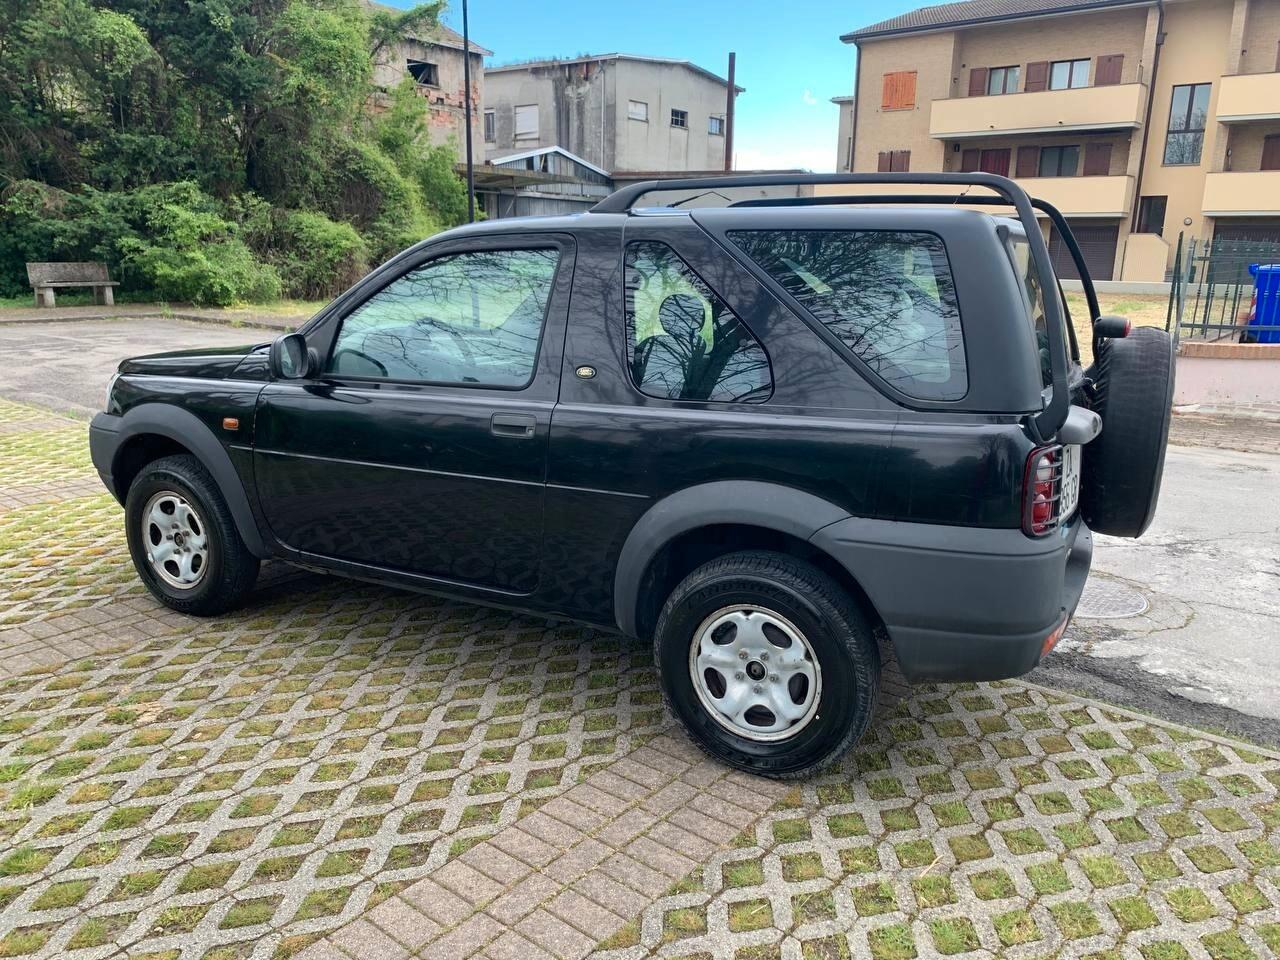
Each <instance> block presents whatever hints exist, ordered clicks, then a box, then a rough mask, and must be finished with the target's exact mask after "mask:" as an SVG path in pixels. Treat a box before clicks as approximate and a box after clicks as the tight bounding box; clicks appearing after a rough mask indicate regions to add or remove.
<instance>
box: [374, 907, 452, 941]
mask: <svg viewBox="0 0 1280 960" xmlns="http://www.w3.org/2000/svg"><path fill="white" fill-rule="evenodd" d="M365 918H366V919H367V920H368V921H369V922H370V923H372V924H373V925H374V926H376V927H377V928H378V929H380V930H382V931H383V932H384V933H386V934H388V935H389V936H391V937H392V938H394V939H395V940H397V941H398V942H400V943H402V944H404V945H405V946H406V947H408V948H409V950H410V951H414V950H417V949H418V948H419V947H421V946H423V945H424V944H426V943H429V942H431V941H432V940H434V939H436V938H437V937H438V936H440V934H441V932H442V930H443V928H442V927H441V926H440V924H439V923H437V922H436V921H434V920H432V919H431V918H429V917H428V916H427V915H426V914H424V913H422V912H421V911H420V910H418V909H416V908H415V907H413V906H411V905H410V904H409V902H408V901H407V900H403V899H401V898H400V897H391V898H390V899H388V900H384V901H383V902H382V903H380V904H378V905H377V906H376V907H374V908H373V909H372V910H370V911H369V912H368V913H367V914H365Z"/></svg>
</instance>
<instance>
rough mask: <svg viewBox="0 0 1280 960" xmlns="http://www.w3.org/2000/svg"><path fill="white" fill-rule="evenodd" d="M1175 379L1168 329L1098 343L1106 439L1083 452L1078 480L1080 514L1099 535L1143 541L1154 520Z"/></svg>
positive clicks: (1098, 399)
mask: <svg viewBox="0 0 1280 960" xmlns="http://www.w3.org/2000/svg"><path fill="white" fill-rule="evenodd" d="M1173 376H1174V373H1173V343H1172V340H1171V339H1170V337H1169V335H1168V334H1167V333H1165V332H1164V331H1163V330H1157V329H1155V328H1154V327H1136V328H1134V329H1133V330H1132V331H1131V332H1130V334H1129V336H1127V337H1124V338H1123V339H1119V340H1103V341H1101V345H1100V346H1099V348H1098V351H1097V362H1096V363H1095V364H1094V369H1093V377H1094V384H1095V386H1094V390H1093V410H1094V412H1095V413H1097V414H1098V416H1100V417H1101V418H1102V433H1100V434H1099V435H1098V436H1097V437H1096V438H1095V439H1094V440H1093V441H1092V442H1091V443H1088V444H1086V445H1085V447H1084V450H1083V462H1082V464H1081V471H1082V472H1081V478H1080V512H1081V515H1082V516H1083V517H1084V519H1085V522H1086V523H1088V524H1089V527H1090V528H1091V529H1092V530H1094V531H1095V532H1097V533H1105V534H1110V535H1111V536H1114V537H1140V536H1142V534H1143V533H1144V532H1146V529H1147V527H1149V526H1150V525H1151V521H1152V519H1154V517H1155V514H1156V505H1157V503H1158V502H1159V499H1160V482H1161V479H1162V477H1163V475H1164V455H1165V448H1166V447H1167V446H1168V443H1169V420H1170V417H1171V416H1172V413H1173Z"/></svg>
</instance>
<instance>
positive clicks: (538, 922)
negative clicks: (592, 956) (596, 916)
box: [516, 909, 595, 960]
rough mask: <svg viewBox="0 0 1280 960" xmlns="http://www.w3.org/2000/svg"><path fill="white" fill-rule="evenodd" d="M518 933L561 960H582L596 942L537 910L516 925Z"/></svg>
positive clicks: (559, 920) (545, 912)
mask: <svg viewBox="0 0 1280 960" xmlns="http://www.w3.org/2000/svg"><path fill="white" fill-rule="evenodd" d="M516 932H517V933H519V934H521V935H523V936H525V937H527V938H528V939H530V940H532V941H533V942H534V943H536V944H537V945H538V946H540V947H542V949H544V950H546V951H547V952H548V953H550V954H551V955H552V956H555V957H559V958H560V960H581V958H582V957H585V956H586V955H587V954H589V953H590V952H591V948H592V947H593V946H595V941H594V940H592V939H591V938H590V937H588V936H586V935H585V934H583V933H581V932H580V931H578V930H576V929H574V928H573V927H571V926H569V924H567V923H565V922H564V921H563V920H561V919H559V918H558V917H554V916H552V915H551V914H549V913H547V911H545V910H541V909H539V910H535V911H534V912H533V913H531V914H529V916H527V917H525V918H524V919H523V920H521V921H520V922H519V923H517V924H516Z"/></svg>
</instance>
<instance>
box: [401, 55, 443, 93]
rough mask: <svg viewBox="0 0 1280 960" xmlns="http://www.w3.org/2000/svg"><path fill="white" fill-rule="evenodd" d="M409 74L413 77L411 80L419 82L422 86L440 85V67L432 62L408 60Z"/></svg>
mask: <svg viewBox="0 0 1280 960" xmlns="http://www.w3.org/2000/svg"><path fill="white" fill-rule="evenodd" d="M408 67H409V76H411V77H413V82H414V83H417V84H421V85H422V86H424V87H438V86H440V68H439V67H437V66H436V65H435V64H434V63H427V61H425V60H409V61H408Z"/></svg>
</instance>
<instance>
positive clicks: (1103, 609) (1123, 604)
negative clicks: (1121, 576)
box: [1076, 577, 1150, 620]
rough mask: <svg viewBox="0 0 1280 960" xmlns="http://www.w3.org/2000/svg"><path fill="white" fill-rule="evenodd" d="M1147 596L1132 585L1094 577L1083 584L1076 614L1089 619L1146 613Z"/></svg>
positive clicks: (1116, 617)
mask: <svg viewBox="0 0 1280 960" xmlns="http://www.w3.org/2000/svg"><path fill="white" fill-rule="evenodd" d="M1149 606H1150V604H1149V603H1147V598H1146V597H1144V596H1143V595H1142V594H1141V593H1139V592H1138V591H1137V590H1135V589H1133V587H1130V586H1128V585H1127V584H1124V583H1120V582H1119V581H1117V580H1105V579H1103V578H1101V577H1094V578H1092V579H1091V580H1089V582H1088V583H1086V584H1085V587H1084V595H1083V596H1082V597H1081V598H1080V606H1078V607H1076V616H1077V617H1084V618H1086V619H1090V620H1119V619H1121V618H1123V617H1136V616H1138V614H1140V613H1146V612H1147V608H1148V607H1149Z"/></svg>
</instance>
